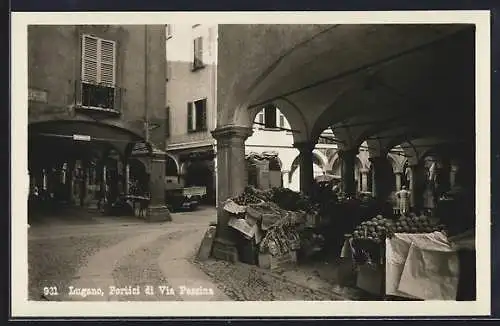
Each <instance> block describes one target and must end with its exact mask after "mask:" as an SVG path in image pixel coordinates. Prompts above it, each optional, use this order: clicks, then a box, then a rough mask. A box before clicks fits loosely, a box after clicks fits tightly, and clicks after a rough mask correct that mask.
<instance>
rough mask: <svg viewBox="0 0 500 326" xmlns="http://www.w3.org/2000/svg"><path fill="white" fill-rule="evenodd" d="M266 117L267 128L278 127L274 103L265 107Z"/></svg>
mask: <svg viewBox="0 0 500 326" xmlns="http://www.w3.org/2000/svg"><path fill="white" fill-rule="evenodd" d="M264 118H265V124H266V128H276V126H277V124H276V107H275V106H274V105H268V106H266V108H265V109H264Z"/></svg>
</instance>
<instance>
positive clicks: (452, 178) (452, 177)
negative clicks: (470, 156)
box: [450, 165, 458, 189]
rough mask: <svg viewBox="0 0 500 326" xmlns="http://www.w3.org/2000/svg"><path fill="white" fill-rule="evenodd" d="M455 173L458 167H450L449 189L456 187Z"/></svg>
mask: <svg viewBox="0 0 500 326" xmlns="http://www.w3.org/2000/svg"><path fill="white" fill-rule="evenodd" d="M457 172H458V165H452V166H451V167H450V188H451V189H452V188H453V187H455V186H456V185H457V180H456V177H457Z"/></svg>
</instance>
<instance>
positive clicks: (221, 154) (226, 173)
mask: <svg viewBox="0 0 500 326" xmlns="http://www.w3.org/2000/svg"><path fill="white" fill-rule="evenodd" d="M251 134H252V129H250V128H247V127H242V126H223V127H219V128H217V129H215V130H214V131H212V136H213V137H214V138H215V139H216V140H217V208H218V209H217V239H216V241H219V242H226V244H227V241H230V240H231V232H230V230H229V226H228V225H227V223H228V221H229V218H230V216H229V215H228V214H226V213H225V211H224V210H223V206H224V204H223V203H224V202H225V201H226V200H227V199H228V198H231V197H236V196H238V195H240V194H241V193H242V192H243V191H244V189H245V186H246V185H247V176H246V174H247V170H246V161H245V140H246V139H247V138H248V137H249V136H250V135H251ZM215 250H216V249H215V247H214V251H215ZM214 255H215V253H214Z"/></svg>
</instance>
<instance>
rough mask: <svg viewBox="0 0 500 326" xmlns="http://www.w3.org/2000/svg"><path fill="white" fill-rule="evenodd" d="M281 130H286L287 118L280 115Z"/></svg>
mask: <svg viewBox="0 0 500 326" xmlns="http://www.w3.org/2000/svg"><path fill="white" fill-rule="evenodd" d="M280 128H285V116H284V115H283V114H280Z"/></svg>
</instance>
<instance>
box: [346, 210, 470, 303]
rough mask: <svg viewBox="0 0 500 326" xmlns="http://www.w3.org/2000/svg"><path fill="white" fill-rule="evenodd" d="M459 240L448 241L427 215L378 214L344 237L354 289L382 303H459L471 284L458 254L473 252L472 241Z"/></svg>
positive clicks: (442, 228)
mask: <svg viewBox="0 0 500 326" xmlns="http://www.w3.org/2000/svg"><path fill="white" fill-rule="evenodd" d="M467 239H468V238H467ZM460 240H462V242H461V243H459V242H457V238H448V236H447V231H446V228H445V226H444V225H442V224H438V220H436V219H433V218H430V217H427V216H415V215H413V216H402V217H401V218H399V219H398V220H393V219H388V218H384V217H382V216H381V215H378V216H376V217H375V218H373V219H371V220H370V221H365V222H362V223H361V224H360V225H358V227H356V228H355V230H354V232H353V233H352V235H351V234H349V235H346V239H345V243H344V247H343V250H342V254H341V255H342V256H343V257H350V258H351V259H352V261H353V264H354V266H355V270H356V272H357V281H356V286H357V287H358V288H361V289H363V290H365V291H367V292H369V293H371V294H373V295H376V296H378V297H379V298H384V299H404V300H458V299H460V297H464V296H463V295H460V293H459V290H460V289H467V286H468V284H469V283H470V282H468V281H470V277H469V276H467V275H468V274H467V271H465V270H464V269H463V267H462V268H461V265H463V264H461V259H462V258H461V256H460V254H459V252H461V251H463V249H464V247H467V248H468V249H469V252H470V251H474V249H473V245H471V243H473V241H472V242H471V241H470V240H469V241H463V237H462V238H460ZM464 243H466V244H467V245H464ZM468 256H469V257H470V254H469V255H468ZM462 257H464V255H462ZM461 271H464V272H465V273H461ZM461 274H462V275H461ZM469 274H470V273H469ZM468 288H469V289H470V286H469V287H468ZM462 292H463V290H462ZM469 292H470V291H469Z"/></svg>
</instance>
